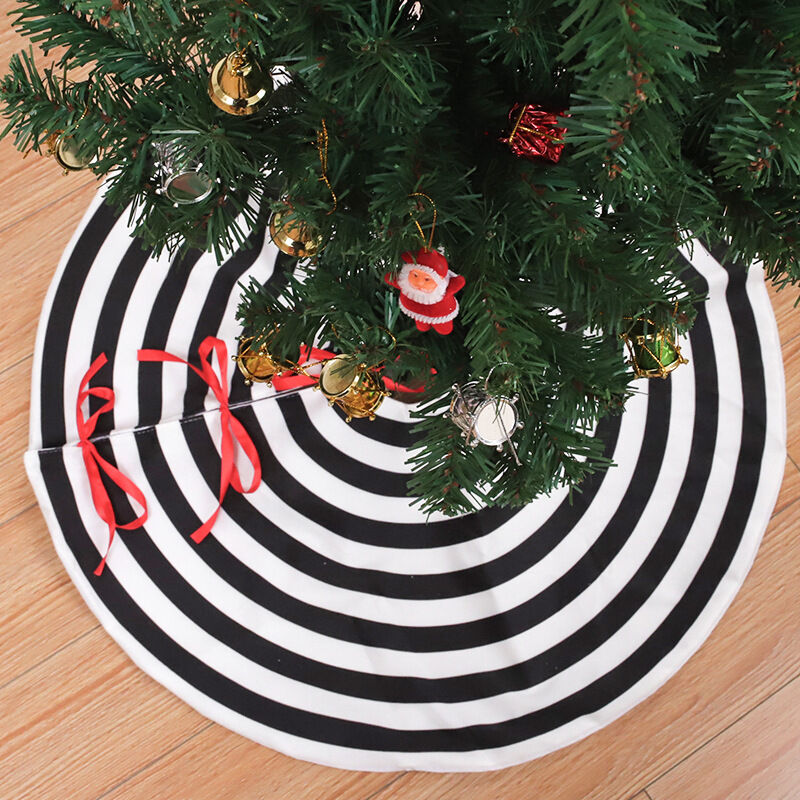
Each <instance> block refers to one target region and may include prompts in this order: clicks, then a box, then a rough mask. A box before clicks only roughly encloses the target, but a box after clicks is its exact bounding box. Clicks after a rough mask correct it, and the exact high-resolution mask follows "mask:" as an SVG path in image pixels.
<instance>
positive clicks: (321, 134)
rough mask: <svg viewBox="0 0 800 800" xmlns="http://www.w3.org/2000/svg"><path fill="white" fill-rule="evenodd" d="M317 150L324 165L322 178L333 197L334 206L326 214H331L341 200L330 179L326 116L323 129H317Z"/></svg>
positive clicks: (321, 164)
mask: <svg viewBox="0 0 800 800" xmlns="http://www.w3.org/2000/svg"><path fill="white" fill-rule="evenodd" d="M317 151H318V152H319V163H320V166H321V167H322V177H321V178H320V180H321V181H324V183H325V185H326V186H327V187H328V191H329V192H330V193H331V197H332V198H333V208H332V209H331V210H330V211H329V212H328V213H327V214H326V216H330V215H331V214H333V212H334V211H336V206H337V205H338V204H339V201H338V199H337V197H336V192H334V191H333V186H331V182H330V181H329V180H328V126H327V125H326V124H325V119H324V118H323V120H322V130H321V131H317Z"/></svg>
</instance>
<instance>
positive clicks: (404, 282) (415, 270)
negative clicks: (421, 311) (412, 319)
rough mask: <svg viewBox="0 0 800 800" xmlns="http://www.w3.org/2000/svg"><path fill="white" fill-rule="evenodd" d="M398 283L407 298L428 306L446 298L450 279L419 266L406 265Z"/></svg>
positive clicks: (398, 277)
mask: <svg viewBox="0 0 800 800" xmlns="http://www.w3.org/2000/svg"><path fill="white" fill-rule="evenodd" d="M397 283H398V285H399V286H400V290H401V291H402V292H403V294H404V295H406V297H409V298H411V299H412V300H414V301H415V302H417V303H423V304H424V305H426V306H427V305H432V304H433V303H438V302H439V301H440V300H441V299H442V298H443V297H444V294H445V291H446V290H447V283H448V279H447V278H442V277H441V276H440V275H437V274H436V273H435V272H433V270H430V269H427V268H425V267H420V266H419V264H406V265H405V266H404V267H403V268H402V269H401V270H400V274H399V275H398V276H397Z"/></svg>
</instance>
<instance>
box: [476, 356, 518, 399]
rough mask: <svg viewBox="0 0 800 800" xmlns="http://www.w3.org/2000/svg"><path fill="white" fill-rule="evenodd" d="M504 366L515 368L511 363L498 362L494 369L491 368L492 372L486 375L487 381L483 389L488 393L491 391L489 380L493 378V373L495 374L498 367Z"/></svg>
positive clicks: (484, 382)
mask: <svg viewBox="0 0 800 800" xmlns="http://www.w3.org/2000/svg"><path fill="white" fill-rule="evenodd" d="M503 366H508V367H513V366H514V365H513V364H512V363H511V362H510V361H498V362H497V364H495V365H494V366H493V367H492V368H491V369H490V370H489V371H488V372H487V373H486V378H485V380H484V381H483V388H484V390H485V391H487V392H488V391H489V379H490V378H491V377H492V373H493V372H494V371H495V370H496V369H497V368H498V367H503Z"/></svg>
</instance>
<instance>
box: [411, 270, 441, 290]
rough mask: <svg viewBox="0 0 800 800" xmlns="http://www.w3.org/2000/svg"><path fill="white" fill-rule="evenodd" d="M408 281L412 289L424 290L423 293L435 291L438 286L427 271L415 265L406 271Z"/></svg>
mask: <svg viewBox="0 0 800 800" xmlns="http://www.w3.org/2000/svg"><path fill="white" fill-rule="evenodd" d="M408 282H409V284H410V285H411V286H412V287H413V288H414V289H417V290H418V291H420V292H425V294H430V292H435V291H436V289H437V287H438V284H437V283H436V281H435V280H434V279H433V278H432V277H431V276H430V275H428V273H427V272H423V271H422V270H421V269H416V268H415V267H412V268H411V269H410V270H409V271H408Z"/></svg>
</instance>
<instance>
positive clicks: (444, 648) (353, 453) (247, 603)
mask: <svg viewBox="0 0 800 800" xmlns="http://www.w3.org/2000/svg"><path fill="white" fill-rule="evenodd" d="M686 255H687V257H689V258H690V260H691V262H692V265H693V267H694V269H695V270H696V271H697V274H698V280H699V281H700V282H701V284H703V285H707V286H708V288H709V290H710V297H709V300H708V302H707V303H706V304H705V306H704V307H703V308H702V309H701V310H700V314H699V317H698V320H697V323H696V324H695V326H694V328H693V330H692V332H691V336H690V340H689V341H688V342H687V343H686V347H685V349H684V354H685V355H687V356H688V357H689V359H690V362H689V364H688V365H686V366H682V367H680V368H679V369H678V370H676V371H675V372H674V373H673V374H672V375H671V376H670V377H669V379H667V380H663V381H662V380H653V381H649V382H647V381H640V382H639V384H638V386H639V390H640V391H639V393H638V394H637V395H635V396H634V397H633V398H632V399H631V400H630V401H629V403H628V405H627V410H626V412H625V414H624V415H622V416H621V417H618V418H613V419H610V420H607V421H605V422H604V423H603V424H602V425H601V427H600V429H599V431H598V434H599V435H602V436H603V437H604V439H605V441H606V442H607V453H608V454H609V455H611V456H612V457H613V459H614V461H615V462H616V463H617V464H618V466H617V467H616V468H614V469H611V470H609V471H608V472H607V473H606V474H604V475H600V476H596V477H595V478H594V479H592V480H590V481H588V482H587V483H586V484H585V485H584V487H583V491H582V492H581V493H579V494H576V495H575V496H574V498H573V500H572V502H570V501H569V498H568V497H567V495H566V493H564V492H556V493H554V494H553V495H551V496H549V497H543V498H541V499H539V500H537V501H536V502H534V503H532V504H531V505H529V506H527V507H525V508H523V509H521V510H516V511H512V510H496V509H495V510H484V511H481V512H479V513H475V514H472V515H469V516H466V517H461V518H456V519H447V518H444V517H436V516H434V517H432V518H431V519H430V520H429V521H428V522H427V523H426V521H425V518H424V517H423V516H422V515H421V514H420V513H419V512H418V511H416V510H415V509H413V508H412V507H410V505H409V501H408V499H407V498H406V496H405V481H406V477H407V474H408V467H407V466H406V465H405V463H404V462H405V459H406V457H407V448H408V447H409V446H410V445H412V444H413V436H412V435H411V432H410V431H411V427H412V426H411V420H410V418H409V414H408V406H405V405H403V404H401V403H399V402H397V401H395V400H392V399H389V400H386V401H385V402H384V404H383V406H382V407H381V408H380V410H379V412H378V419H377V420H375V421H374V422H369V421H368V420H355V421H353V423H352V424H350V425H348V424H346V423H345V420H344V418H343V417H342V416H341V414H340V413H339V412H338V411H337V410H336V409H335V408H329V407H328V405H327V403H326V401H325V398H324V397H322V396H321V395H320V393H318V392H314V391H311V390H304V391H302V392H300V393H298V394H295V395H293V396H287V397H283V398H281V399H275V398H274V391H273V390H272V389H271V388H268V387H266V386H264V385H263V384H261V385H259V384H257V385H255V386H254V387H252V389H250V388H248V387H246V386H245V385H244V382H243V380H242V376H241V375H239V374H238V372H236V371H235V370H234V369H233V368H232V362H230V361H229V362H228V367H229V369H228V381H229V384H230V402H231V404H232V406H233V413H234V415H235V417H236V418H237V419H238V420H239V421H240V422H241V423H242V425H243V426H244V428H245V429H246V430H247V432H248V433H249V435H250V437H251V438H252V441H253V443H254V444H255V448H256V450H257V452H258V455H259V457H260V460H261V466H262V469H263V479H262V482H261V484H260V486H259V488H258V489H257V490H256V491H255V492H253V493H251V494H240V493H238V492H236V491H234V490H233V489H231V490H229V491H228V493H227V495H226V496H225V499H224V504H223V510H222V512H221V513H220V515H219V517H218V519H217V520H216V522H215V524H214V526H213V530H212V532H211V533H210V535H208V536H207V537H206V538H205V539H204V540H203V541H202V542H200V543H196V542H195V541H193V540H192V538H191V533H192V532H193V531H195V529H197V528H198V526H199V525H201V523H203V522H204V521H205V520H207V519H208V518H209V517H210V516H211V514H212V513H213V511H214V508H215V507H216V504H217V502H218V492H219V481H220V463H221V453H220V437H221V430H222V424H223V422H222V421H221V420H222V415H221V414H220V412H219V407H218V400H217V397H216V395H215V394H213V393H212V392H210V391H207V389H208V386H207V384H206V383H205V382H203V381H202V380H201V379H200V378H199V377H198V376H197V375H195V374H194V373H193V372H192V371H191V370H189V369H187V368H186V367H185V366H183V365H179V364H174V363H173V364H159V363H140V362H139V361H137V350H138V349H139V348H154V349H160V350H166V351H168V352H169V353H172V354H174V355H176V356H179V357H180V358H182V359H186V360H188V361H190V362H191V363H193V364H195V365H197V364H198V361H197V353H198V347H199V346H200V344H201V342H202V341H203V340H204V339H205V338H206V337H207V336H209V335H214V336H217V337H219V338H220V339H222V340H224V341H225V342H227V343H228V346H229V349H231V350H232V348H233V346H234V343H235V336H236V335H237V334H238V332H239V330H238V326H237V324H236V321H235V318H234V314H235V309H236V306H237V304H238V300H239V293H240V288H239V286H238V282H239V281H241V280H245V279H246V278H247V277H248V276H249V275H254V276H255V277H257V278H258V279H259V280H261V281H270V282H271V283H272V285H273V286H275V287H276V288H277V287H279V286H280V282H281V281H283V280H285V279H286V276H287V270H291V269H292V267H293V262H292V261H291V260H290V259H287V258H285V257H284V256H283V255H278V253H277V250H276V249H275V248H274V246H273V245H272V244H271V243H270V242H269V239H268V237H267V239H266V240H265V237H264V234H263V233H260V234H258V235H254V236H253V237H252V241H251V242H250V246H249V247H248V248H244V249H242V250H241V251H239V252H237V253H236V254H235V255H233V256H232V257H231V258H229V259H228V260H227V261H226V262H225V263H224V264H223V265H222V266H221V267H217V265H216V263H215V261H214V258H213V257H212V256H210V255H207V254H199V253H190V254H188V255H187V256H185V257H183V258H182V259H177V260H174V261H172V262H170V260H169V259H167V258H161V259H153V258H150V257H149V254H148V253H147V252H145V251H144V250H142V248H141V246H140V244H139V243H138V242H137V241H135V240H133V239H131V237H130V232H129V229H128V227H127V215H126V214H123V215H122V216H121V217H117V216H116V215H115V214H114V213H113V212H112V211H111V210H109V209H108V208H107V207H105V206H103V205H101V203H100V200H99V198H98V199H96V200H95V202H94V203H93V205H92V207H91V208H90V209H89V211H88V212H87V215H86V217H85V218H84V220H83V222H82V223H81V226H80V228H79V230H78V231H77V233H76V234H75V237H74V238H73V240H72V242H71V244H70V246H69V248H68V251H67V252H66V253H65V255H64V258H63V259H62V262H61V265H60V267H59V270H58V273H57V275H56V276H55V279H54V281H53V284H52V286H51V288H50V292H49V294H48V297H47V300H46V302H45V306H44V310H43V313H42V319H41V323H40V326H39V334H38V340H37V346H36V362H35V368H34V376H33V389H32V404H31V405H32V410H31V442H30V450H29V452H28V453H27V455H26V466H27V469H28V473H29V475H30V479H31V482H32V483H33V486H34V488H35V490H36V493H37V496H38V499H39V502H40V504H41V506H42V509H43V511H44V515H45V518H46V520H47V523H48V526H49V528H50V531H51V533H52V536H53V540H54V542H55V546H56V549H57V551H58V553H59V555H60V557H61V559H62V561H63V562H64V565H65V567H66V569H67V571H68V572H69V574H70V576H71V578H72V580H73V581H74V582H75V584H76V586H77V587H78V589H79V590H80V592H81V594H82V595H83V597H84V598H85V600H86V602H87V603H88V605H89V606H90V608H91V609H92V611H93V612H94V613H95V614H96V615H97V617H98V619H99V620H100V622H101V623H102V624H103V625H104V627H105V628H106V630H107V631H108V632H109V633H110V634H111V636H113V637H114V638H115V639H116V640H117V642H119V644H120V645H121V646H122V647H123V648H124V649H125V650H126V651H127V652H128V654H129V655H130V656H131V658H132V659H133V660H134V661H135V662H136V663H137V664H138V665H139V666H140V667H141V668H142V669H143V670H145V671H146V672H147V673H148V674H150V675H151V676H152V677H153V678H155V679H156V680H158V681H160V682H161V683H162V684H164V685H165V686H166V687H168V688H169V689H170V690H171V691H173V692H174V693H175V694H177V695H178V696H179V697H181V698H183V699H184V700H185V701H186V702H188V703H190V704H191V705H192V706H194V707H195V708H196V709H198V710H199V711H200V712H201V713H203V714H205V715H206V716H208V717H210V718H211V719H214V720H216V721H217V722H219V723H220V724H222V725H225V726H227V727H229V728H231V729H233V730H235V731H238V732H239V733H241V734H243V735H244V736H248V737H250V738H252V739H254V740H256V741H258V742H261V743H263V744H265V745H268V746H269V747H273V748H275V749H277V750H280V751H282V752H284V753H288V754H289V755H292V756H295V757H297V758H302V759H306V760H309V761H314V762H318V763H321V764H330V765H334V766H337V767H344V768H348V769H360V770H400V769H420V770H442V771H445V770H491V769H496V768H499V767H504V766H508V765H511V764H516V763H519V762H521V761H525V760H528V759H531V758H535V757H536V756H540V755H542V754H544V753H548V752H550V751H552V750H555V749H557V748H559V747H563V746H565V745H567V744H569V743H570V742H574V741H575V740H577V739H580V738H581V737H584V736H586V735H588V734H590V733H592V732H593V731H596V730H597V729H598V728H600V727H602V726H604V725H607V724H608V723H609V722H611V721H612V720H614V719H616V718H617V717H619V716H620V715H621V714H623V713H624V712H625V711H627V710H628V709H630V708H632V707H633V706H634V705H636V704H637V703H639V702H640V701H641V700H643V699H644V698H645V697H647V696H648V695H650V694H651V693H652V692H653V691H655V690H656V689H657V688H658V687H659V686H661V685H662V684H663V683H664V682H665V681H666V680H667V679H668V678H669V677H670V676H671V675H673V674H674V673H675V672H676V671H677V670H678V669H679V668H680V667H681V665H682V664H683V663H684V662H685V661H686V660H687V659H688V658H689V657H690V656H691V655H692V653H694V652H695V651H696V650H697V648H698V647H700V645H701V644H702V643H703V641H704V640H705V639H706V637H707V636H708V635H709V633H710V632H711V630H712V629H713V627H714V625H715V624H716V623H717V621H718V620H719V619H720V617H721V615H722V614H723V613H724V611H725V609H726V608H727V607H728V605H729V603H730V602H731V600H732V599H733V597H734V595H735V594H736V592H737V590H738V589H739V587H740V586H741V584H742V581H743V580H744V578H745V575H746V574H747V571H748V569H749V567H750V565H751V563H752V561H753V558H754V556H755V553H756V550H757V548H758V544H759V541H760V538H761V536H762V534H763V532H764V530H765V528H766V526H767V522H768V520H769V517H770V513H771V511H772V508H773V505H774V503H775V499H776V496H777V493H778V488H779V486H780V483H781V478H782V474H783V467H784V459H785V427H786V426H785V408H784V387H783V372H782V366H781V356H780V345H779V341H778V336H777V330H776V325H775V320H774V317H773V314H772V310H771V306H770V302H769V298H768V295H767V291H766V288H765V286H764V283H763V278H762V274H761V271H760V269H757V268H751V269H750V270H745V269H744V268H742V267H740V266H736V265H732V264H725V263H724V259H719V258H715V257H714V256H713V255H711V254H709V253H708V252H706V251H705V250H704V249H703V248H702V247H701V246H700V245H697V246H696V247H695V248H694V250H693V252H692V253H691V254H686ZM717 255H719V254H717ZM721 262H722V263H721ZM100 353H105V354H106V356H107V359H108V363H107V365H105V366H103V367H102V368H100V370H99V371H98V372H97V374H96V375H95V376H94V377H93V378H92V382H91V385H92V386H106V387H112V388H113V390H114V392H115V395H116V405H115V406H114V408H113V410H112V411H107V412H106V413H103V414H102V415H101V416H99V418H98V419H97V428H96V430H95V431H94V433H93V434H92V439H91V441H92V443H93V444H94V445H95V446H96V448H97V452H98V453H99V455H100V456H102V457H103V458H105V459H108V461H110V462H113V463H114V464H116V465H117V467H118V468H119V470H120V471H121V472H122V473H123V474H124V475H125V476H127V478H129V479H130V480H131V481H133V483H135V484H136V486H138V487H139V489H140V490H141V492H142V493H143V495H144V497H145V499H146V501H147V506H148V512H149V517H148V519H147V522H146V523H145V524H144V526H143V527H140V528H138V529H135V530H122V531H120V532H118V533H117V536H116V538H115V540H114V542H113V545H112V547H111V549H110V553H109V556H108V562H107V565H106V568H105V570H104V572H103V573H102V574H101V575H99V576H98V575H95V574H94V571H95V568H96V567H97V565H98V561H99V560H100V558H101V556H102V555H103V553H105V550H106V546H107V542H108V534H109V531H108V526H107V525H106V523H105V522H103V520H102V519H101V518H100V516H98V511H97V510H96V506H95V503H94V501H93V497H92V491H91V483H90V472H89V471H87V466H86V463H87V462H86V461H85V459H84V456H85V455H86V446H87V445H86V443H85V442H84V446H83V447H82V446H79V440H80V433H79V428H78V425H77V423H76V410H75V409H76V399H77V397H78V391H79V387H80V385H81V382H82V380H83V378H84V375H85V373H86V372H87V369H88V368H89V366H90V364H91V363H92V362H93V360H94V359H95V358H96V357H97V356H98V355H99V354H100ZM100 404H101V401H100V400H99V399H98V398H93V399H92V401H91V403H90V410H91V411H93V412H94V411H98V410H99V408H100ZM84 438H85V437H84ZM248 469H249V467H248V465H247V464H246V462H245V460H244V459H241V470H242V473H243V475H244V476H245V482H247V480H248V478H247V475H248V472H247V470H248ZM106 483H107V484H108V481H107V480H106ZM108 491H109V494H110V496H111V499H112V501H113V505H114V513H115V514H116V518H117V519H118V520H120V521H127V520H130V519H132V518H133V517H134V516H135V515H136V513H137V506H136V505H135V504H131V503H129V501H128V498H127V497H126V496H125V495H123V493H122V492H120V491H119V490H118V489H116V488H115V487H113V486H109V487H108Z"/></svg>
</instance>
